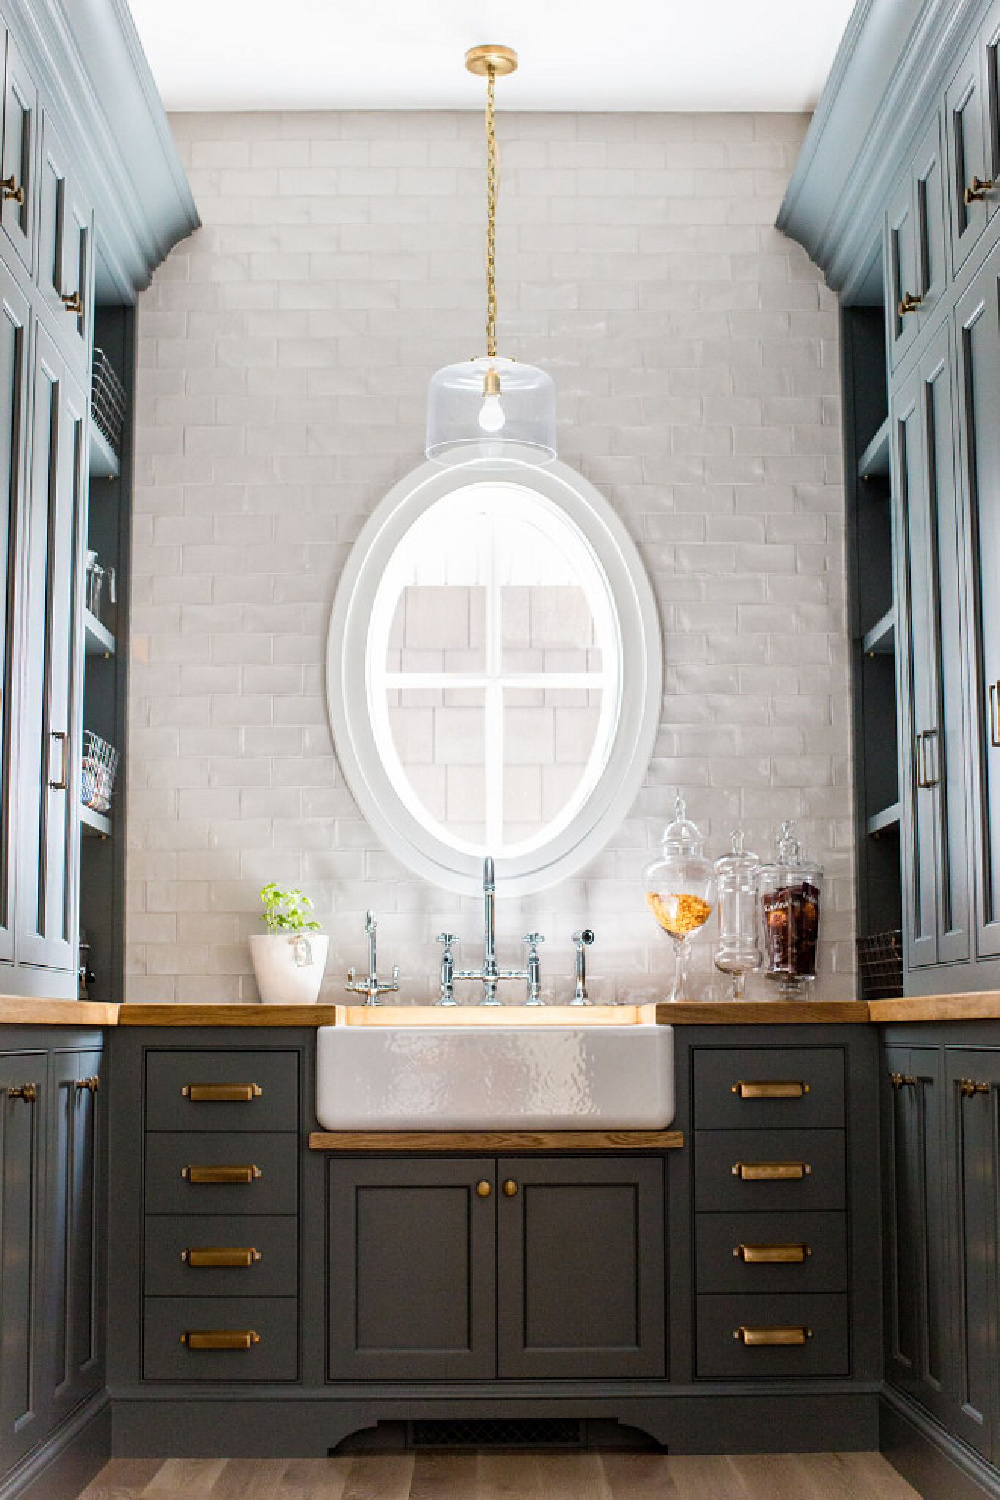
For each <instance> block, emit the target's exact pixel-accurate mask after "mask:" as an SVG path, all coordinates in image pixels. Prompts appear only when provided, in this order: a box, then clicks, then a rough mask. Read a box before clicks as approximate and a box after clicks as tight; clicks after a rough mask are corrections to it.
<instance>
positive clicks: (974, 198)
mask: <svg viewBox="0 0 1000 1500" xmlns="http://www.w3.org/2000/svg"><path fill="white" fill-rule="evenodd" d="M992 186H993V179H992V177H991V178H989V179H988V180H987V181H986V182H981V181H980V179H979V178H978V177H973V179H972V181H971V183H970V184H969V186H968V187H967V188H966V190H965V203H966V207H968V205H969V204H970V203H979V202H980V201H981V200H982V199H983V198H985V197H986V194H987V193H988V192H989V190H990V188H991V187H992Z"/></svg>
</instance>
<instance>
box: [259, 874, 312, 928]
mask: <svg viewBox="0 0 1000 1500" xmlns="http://www.w3.org/2000/svg"><path fill="white" fill-rule="evenodd" d="M260 899H261V900H262V901H263V903H264V921H265V922H266V923H267V930H268V932H273V933H277V932H318V931H319V923H318V922H315V921H313V919H312V918H311V917H310V916H309V915H308V914H309V912H311V911H312V909H313V904H312V902H311V901H310V899H309V897H308V896H304V895H303V894H302V892H301V891H283V890H282V889H281V888H280V886H277V885H275V883H274V881H273V880H272V881H271V883H270V885H265V886H264V888H263V889H262V891H261V893H260Z"/></svg>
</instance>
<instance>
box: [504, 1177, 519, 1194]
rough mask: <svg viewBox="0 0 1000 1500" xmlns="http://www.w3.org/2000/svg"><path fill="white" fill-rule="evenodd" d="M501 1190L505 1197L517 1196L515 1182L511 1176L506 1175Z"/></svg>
mask: <svg viewBox="0 0 1000 1500" xmlns="http://www.w3.org/2000/svg"><path fill="white" fill-rule="evenodd" d="M503 1191H504V1197H505V1198H516V1197H517V1183H516V1182H515V1181H514V1179H513V1177H508V1178H507V1179H506V1180H505V1182H504V1185H503Z"/></svg>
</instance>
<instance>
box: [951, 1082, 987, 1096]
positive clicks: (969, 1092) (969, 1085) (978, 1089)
mask: <svg viewBox="0 0 1000 1500" xmlns="http://www.w3.org/2000/svg"><path fill="white" fill-rule="evenodd" d="M989 1091H990V1085H989V1084H988V1083H977V1082H976V1080H975V1079H973V1078H960V1079H959V1080H958V1092H959V1093H960V1094H961V1095H962V1096H963V1098H965V1099H971V1098H972V1096H973V1094H988V1093H989Z"/></svg>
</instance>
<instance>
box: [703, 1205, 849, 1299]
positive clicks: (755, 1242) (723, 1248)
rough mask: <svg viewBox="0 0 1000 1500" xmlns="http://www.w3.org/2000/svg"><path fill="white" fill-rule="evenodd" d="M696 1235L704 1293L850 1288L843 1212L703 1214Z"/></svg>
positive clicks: (839, 1290)
mask: <svg viewBox="0 0 1000 1500" xmlns="http://www.w3.org/2000/svg"><path fill="white" fill-rule="evenodd" d="M695 1236H696V1244H697V1255H696V1257H695V1265H696V1267H697V1280H698V1291H699V1292H751V1293H756V1294H760V1293H771V1292H799V1293H801V1292H846V1290H847V1224H846V1221H845V1219H844V1215H843V1214H840V1213H820V1214H797V1213H784V1214H698V1215H697V1216H696V1219H695ZM782 1256H787V1257H789V1258H788V1259H782V1258H781V1257H782ZM796 1256H801V1257H802V1258H801V1259H795V1258H794V1257H796Z"/></svg>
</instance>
